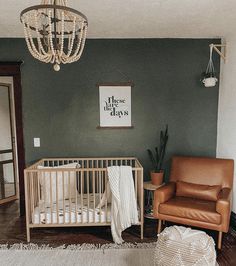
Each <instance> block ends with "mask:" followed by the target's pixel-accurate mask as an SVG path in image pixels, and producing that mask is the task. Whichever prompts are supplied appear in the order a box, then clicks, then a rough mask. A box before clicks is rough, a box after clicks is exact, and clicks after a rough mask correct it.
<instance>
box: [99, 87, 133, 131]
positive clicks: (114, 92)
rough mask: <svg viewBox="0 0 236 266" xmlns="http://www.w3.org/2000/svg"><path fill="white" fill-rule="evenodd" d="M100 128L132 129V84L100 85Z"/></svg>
mask: <svg viewBox="0 0 236 266" xmlns="http://www.w3.org/2000/svg"><path fill="white" fill-rule="evenodd" d="M98 87H99V108H100V128H131V127H132V122H131V88H132V84H131V83H120V84H99V85H98Z"/></svg>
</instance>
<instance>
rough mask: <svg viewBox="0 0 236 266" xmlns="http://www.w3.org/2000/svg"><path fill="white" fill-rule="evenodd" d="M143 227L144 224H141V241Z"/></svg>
mask: <svg viewBox="0 0 236 266" xmlns="http://www.w3.org/2000/svg"><path fill="white" fill-rule="evenodd" d="M143 226H144V224H143V223H141V239H143Z"/></svg>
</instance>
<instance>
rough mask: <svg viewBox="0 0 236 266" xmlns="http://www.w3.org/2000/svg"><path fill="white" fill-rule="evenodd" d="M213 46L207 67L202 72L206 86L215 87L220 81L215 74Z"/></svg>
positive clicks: (202, 79)
mask: <svg viewBox="0 0 236 266" xmlns="http://www.w3.org/2000/svg"><path fill="white" fill-rule="evenodd" d="M212 52H213V46H210V59H209V62H208V65H207V69H206V71H205V72H203V73H202V76H201V82H202V83H203V84H204V86H205V87H214V86H215V85H216V83H217V81H218V79H217V78H216V74H215V68H214V64H213V60H212Z"/></svg>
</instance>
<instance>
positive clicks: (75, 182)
mask: <svg viewBox="0 0 236 266" xmlns="http://www.w3.org/2000/svg"><path fill="white" fill-rule="evenodd" d="M77 175H78V172H77V171H76V172H75V175H74V178H75V179H74V184H75V187H74V189H75V191H74V193H75V194H74V195H75V223H76V224H77V223H78V219H77V204H78V200H77V178H76V177H77Z"/></svg>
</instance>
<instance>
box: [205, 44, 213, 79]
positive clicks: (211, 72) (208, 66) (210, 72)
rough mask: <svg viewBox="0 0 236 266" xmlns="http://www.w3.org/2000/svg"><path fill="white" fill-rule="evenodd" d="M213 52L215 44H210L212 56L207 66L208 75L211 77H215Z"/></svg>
mask: <svg viewBox="0 0 236 266" xmlns="http://www.w3.org/2000/svg"><path fill="white" fill-rule="evenodd" d="M212 52H213V46H210V58H209V62H208V65H207V68H206V75H209V77H215V68H214V64H213V60H212Z"/></svg>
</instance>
